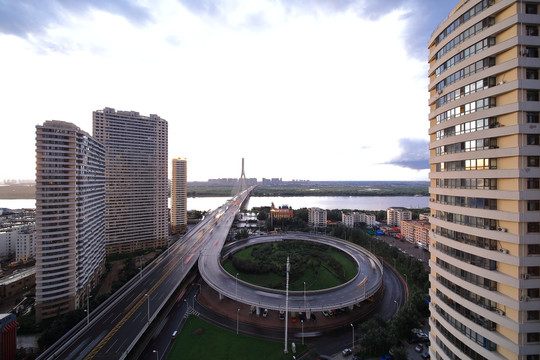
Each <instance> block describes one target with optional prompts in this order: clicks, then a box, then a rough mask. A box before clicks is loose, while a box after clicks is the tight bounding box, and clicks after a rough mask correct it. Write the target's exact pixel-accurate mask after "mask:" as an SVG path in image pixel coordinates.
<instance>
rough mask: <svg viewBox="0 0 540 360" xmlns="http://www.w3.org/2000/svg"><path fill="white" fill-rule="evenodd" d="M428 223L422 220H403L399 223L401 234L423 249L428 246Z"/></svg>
mask: <svg viewBox="0 0 540 360" xmlns="http://www.w3.org/2000/svg"><path fill="white" fill-rule="evenodd" d="M429 228H430V225H429V221H424V220H404V221H402V222H401V233H402V234H403V235H404V236H405V238H406V239H407V240H408V241H410V242H412V243H417V244H420V245H422V246H423V247H425V248H426V249H427V248H428V246H429Z"/></svg>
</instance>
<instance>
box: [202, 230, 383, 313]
mask: <svg viewBox="0 0 540 360" xmlns="http://www.w3.org/2000/svg"><path fill="white" fill-rule="evenodd" d="M285 239H287V240H303V241H312V242H318V243H322V244H326V245H329V246H332V247H335V248H338V249H339V250H341V251H343V252H345V253H347V254H349V255H350V256H351V257H353V259H354V260H355V261H356V262H357V263H358V266H359V272H358V275H357V276H356V277H355V278H353V279H352V280H351V281H349V282H348V283H346V284H344V285H341V286H339V287H335V288H332V289H326V290H318V291H308V292H306V294H305V296H304V292H303V291H294V292H293V291H289V304H288V309H289V311H322V310H332V309H337V308H343V307H347V306H352V305H354V304H356V303H358V302H361V301H363V300H365V299H366V298H368V297H370V296H372V295H373V294H375V293H376V292H377V290H378V289H379V288H380V287H381V286H382V278H383V267H382V264H381V263H380V262H379V260H378V259H377V258H376V257H375V256H373V255H372V254H370V253H369V252H368V251H366V250H365V249H364V248H362V247H360V246H358V245H356V244H354V243H351V242H348V241H344V240H340V239H337V238H333V237H330V236H324V235H310V234H305V233H289V234H285V235H270V236H262V237H256V238H250V239H247V240H245V241H239V242H236V243H234V244H233V245H232V246H231V247H230V248H228V249H227V252H226V254H227V253H229V252H234V251H236V250H238V249H240V248H243V247H246V246H249V245H253V244H256V243H260V242H270V241H283V240H285ZM220 249H221V247H219V248H217V247H216V248H208V249H205V250H203V252H202V254H201V257H200V258H199V272H200V274H201V276H202V278H203V279H204V281H205V282H206V283H207V284H208V285H209V286H211V287H212V288H213V289H214V290H216V291H217V292H218V293H220V294H222V295H224V296H226V297H228V298H230V299H233V300H237V301H239V302H242V303H244V304H249V305H255V306H259V307H262V308H267V309H271V310H284V309H285V291H280V290H273V289H267V288H263V287H258V286H255V285H252V284H250V283H247V282H244V281H242V280H239V279H237V278H236V277H234V276H232V275H231V274H229V273H227V272H226V271H225V270H224V269H223V267H222V266H221V258H222V254H221V251H219V250H220Z"/></svg>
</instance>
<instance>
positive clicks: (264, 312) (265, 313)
mask: <svg viewBox="0 0 540 360" xmlns="http://www.w3.org/2000/svg"><path fill="white" fill-rule="evenodd" d="M267 316H268V309H264V310H263V317H267Z"/></svg>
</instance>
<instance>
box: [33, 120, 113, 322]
mask: <svg viewBox="0 0 540 360" xmlns="http://www.w3.org/2000/svg"><path fill="white" fill-rule="evenodd" d="M104 215H105V148H104V147H103V145H101V144H100V143H99V142H97V141H95V140H94V139H93V138H92V137H91V136H89V135H88V134H87V133H85V132H84V131H82V130H80V129H79V128H78V127H77V126H75V125H73V124H71V123H67V122H63V121H46V122H45V123H44V124H43V125H38V126H36V225H35V253H36V321H38V322H39V321H41V320H42V319H45V318H50V317H54V316H56V315H57V314H62V313H65V312H67V311H70V310H74V309H76V308H79V307H80V306H81V304H82V303H83V302H84V299H86V296H87V294H88V291H89V290H90V288H92V287H93V286H94V285H95V283H96V282H97V280H98V278H99V276H100V275H101V273H102V271H103V268H104V262H105V247H104V246H105V244H104V241H105V231H104V228H105V217H104Z"/></svg>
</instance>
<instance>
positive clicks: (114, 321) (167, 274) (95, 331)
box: [40, 192, 248, 360]
mask: <svg viewBox="0 0 540 360" xmlns="http://www.w3.org/2000/svg"><path fill="white" fill-rule="evenodd" d="M247 195H248V192H246V193H243V195H242V198H235V199H234V200H233V201H229V202H227V203H226V204H225V205H223V206H222V207H220V208H218V209H217V210H215V211H214V212H212V213H211V214H210V215H209V216H207V217H206V218H205V219H204V220H203V221H202V222H200V223H199V224H198V225H197V226H196V227H195V228H193V229H192V230H191V231H190V232H188V234H186V235H185V236H184V237H183V238H182V241H181V242H177V243H175V244H173V245H172V246H171V247H170V248H169V249H168V250H167V251H166V252H165V253H164V254H162V255H161V256H160V257H158V258H157V259H156V260H155V261H154V262H153V263H152V264H151V265H150V266H148V267H147V268H146V269H144V270H143V272H142V276H141V277H142V278H140V279H139V278H136V279H132V280H131V281H130V283H128V284H126V286H124V287H123V288H122V289H120V290H119V291H118V292H117V293H115V294H114V295H113V298H112V299H111V300H109V302H108V303H107V306H106V307H102V308H101V309H97V310H96V311H94V313H92V314H91V321H90V324H89V325H86V326H84V327H83V328H82V329H80V331H78V332H76V333H75V334H72V335H71V336H69V338H68V339H66V338H63V339H61V340H60V341H59V342H57V343H56V344H55V345H53V347H51V349H50V351H48V352H46V353H44V354H43V355H42V356H41V357H40V359H51V358H52V359H75V360H78V359H84V360H89V359H104V360H105V359H111V360H112V359H114V360H117V359H124V358H125V357H126V356H127V354H128V353H129V351H130V350H131V349H132V348H133V347H134V346H135V345H136V343H137V341H138V339H139V338H140V337H141V336H142V334H143V333H144V331H145V330H146V329H147V328H148V326H149V322H150V321H152V320H153V319H154V318H155V317H156V316H157V314H158V313H159V311H160V310H161V308H162V307H163V306H164V305H165V303H166V302H167V300H168V299H169V297H170V296H171V295H172V294H173V293H174V291H175V289H176V288H177V287H178V286H179V285H180V283H181V281H182V280H183V279H184V277H185V276H186V274H187V273H188V272H189V270H190V269H191V268H192V267H193V266H194V265H195V263H196V262H197V259H198V257H199V254H200V252H201V251H202V249H204V248H205V247H206V246H210V245H211V241H214V239H215V238H216V235H217V234H212V233H213V232H214V231H215V229H218V231H217V233H218V234H222V233H223V232H224V229H225V228H227V227H230V224H231V223H232V220H233V219H234V216H235V215H236V213H237V212H238V211H239V206H240V204H241V203H242V201H243V199H244V198H245V197H246V196H247ZM212 229H214V230H212ZM225 235H226V234H225ZM223 241H224V239H223ZM208 243H210V244H208Z"/></svg>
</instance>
